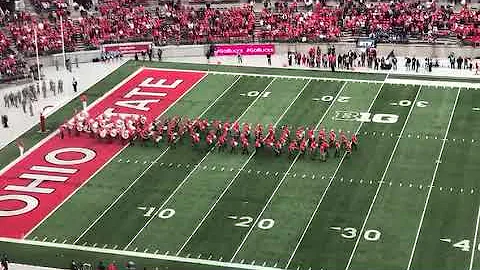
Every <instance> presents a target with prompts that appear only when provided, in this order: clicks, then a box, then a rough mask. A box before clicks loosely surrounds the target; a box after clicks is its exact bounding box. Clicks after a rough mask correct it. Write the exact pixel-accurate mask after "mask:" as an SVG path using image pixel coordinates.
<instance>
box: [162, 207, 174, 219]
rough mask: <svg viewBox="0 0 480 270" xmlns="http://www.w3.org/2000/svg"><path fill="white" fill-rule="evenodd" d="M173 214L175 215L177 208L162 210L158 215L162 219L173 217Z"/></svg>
mask: <svg viewBox="0 0 480 270" xmlns="http://www.w3.org/2000/svg"><path fill="white" fill-rule="evenodd" d="M173 215H175V210H173V209H171V208H166V209H163V210H162V211H160V213H158V217H159V218H162V219H167V218H171V217H173Z"/></svg>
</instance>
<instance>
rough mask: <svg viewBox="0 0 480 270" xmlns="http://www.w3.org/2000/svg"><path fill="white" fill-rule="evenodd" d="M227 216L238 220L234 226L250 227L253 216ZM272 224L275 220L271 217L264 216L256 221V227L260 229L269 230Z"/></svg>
mask: <svg viewBox="0 0 480 270" xmlns="http://www.w3.org/2000/svg"><path fill="white" fill-rule="evenodd" d="M228 218H229V219H234V220H239V222H237V223H235V224H234V225H235V226H236V227H245V228H250V226H251V225H252V222H253V217H250V216H243V217H237V216H228ZM273 225H275V220H273V219H271V218H264V219H261V220H260V221H258V224H257V227H258V228H259V229H262V230H269V229H271V228H273Z"/></svg>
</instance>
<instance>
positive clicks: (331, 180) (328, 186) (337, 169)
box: [285, 81, 385, 269]
mask: <svg viewBox="0 0 480 270" xmlns="http://www.w3.org/2000/svg"><path fill="white" fill-rule="evenodd" d="M384 85H385V81H384V83H383V84H382V85H381V86H380V87H379V88H378V91H377V94H376V95H375V97H374V98H373V100H372V102H371V103H370V106H369V107H368V110H367V111H368V112H370V110H371V109H372V107H373V104H375V101H376V100H377V98H378V95H379V94H380V92H381V91H382V89H383V86H384ZM363 123H364V122H361V123H360V125H359V126H358V128H357V130H356V131H355V134H357V133H358V132H359V131H360V129H361V128H362V125H363ZM345 157H346V154H344V155H343V156H342V159H341V160H340V162H339V163H338V166H337V168H336V169H335V172H334V173H333V175H332V177H331V178H330V181H329V182H328V185H327V187H326V188H325V190H324V191H323V193H322V197H320V200H319V201H318V204H317V206H316V207H315V210H314V211H313V213H312V215H311V216H310V219H309V220H308V223H307V225H306V226H305V229H304V230H303V233H302V235H301V236H300V239H299V240H298V242H297V245H296V246H295V249H294V250H293V252H292V254H291V255H290V258H289V259H288V262H287V265H286V266H285V269H287V268H288V267H289V266H290V264H291V263H292V260H293V258H294V257H295V254H296V253H297V250H298V248H299V247H300V244H301V243H302V241H303V238H305V235H306V234H307V231H308V229H309V228H310V225H311V224H312V222H313V219H314V218H315V216H316V215H317V212H318V209H319V208H320V205H321V204H322V202H323V199H324V198H325V196H326V195H327V191H328V189H329V188H330V186H331V185H332V183H333V181H334V179H335V176H336V175H337V173H338V171H339V170H340V167H341V166H342V164H343V161H344V160H345Z"/></svg>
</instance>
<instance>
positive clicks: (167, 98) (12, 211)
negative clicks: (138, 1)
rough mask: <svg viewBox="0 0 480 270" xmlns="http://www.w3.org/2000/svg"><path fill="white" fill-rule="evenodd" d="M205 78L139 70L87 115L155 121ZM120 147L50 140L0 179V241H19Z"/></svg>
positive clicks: (90, 140)
mask: <svg viewBox="0 0 480 270" xmlns="http://www.w3.org/2000/svg"><path fill="white" fill-rule="evenodd" d="M205 75H206V74H205V73H202V72H183V71H166V70H157V69H141V70H140V71H139V72H137V73H136V74H135V75H134V76H133V77H131V78H130V79H129V80H127V81H126V82H124V83H123V84H122V85H120V86H119V87H118V88H117V89H116V90H114V91H113V92H110V93H108V94H106V95H105V96H104V97H103V99H102V100H101V101H99V102H97V103H96V104H94V105H93V106H91V107H90V108H89V109H88V112H89V114H90V116H93V117H96V116H98V115H100V114H102V113H104V112H105V111H108V112H110V113H113V114H115V113H124V114H139V115H140V114H142V115H145V116H146V117H147V119H148V120H153V119H155V118H156V117H157V116H159V115H160V114H161V113H162V112H164V111H165V110H166V109H167V108H168V107H169V106H171V105H172V104H173V103H174V102H175V101H177V100H178V99H179V98H181V97H182V96H183V95H184V94H186V93H187V92H188V91H189V90H190V89H191V88H192V87H193V86H194V85H195V84H196V83H198V82H199V81H200V80H201V79H202V78H203V77H204V76H205ZM123 147H124V146H123V145H121V144H118V143H111V144H108V143H102V142H99V141H97V140H96V139H93V138H89V137H88V136H79V137H72V138H68V136H67V137H66V138H65V139H63V140H62V139H60V137H59V136H53V137H50V138H49V139H48V140H46V141H43V143H42V144H41V145H39V146H38V147H37V148H35V149H34V150H33V151H31V152H30V153H29V154H28V155H27V156H25V157H24V158H22V159H21V160H19V161H18V162H17V163H16V164H14V165H13V166H11V167H10V168H9V169H7V170H6V171H5V172H3V174H1V175H0V224H1V225H0V237H10V238H23V237H24V236H25V235H26V234H27V233H29V232H30V231H31V230H32V229H33V228H35V226H37V225H38V224H39V223H40V222H42V220H43V219H44V218H45V217H47V216H48V215H49V214H50V213H51V212H52V211H54V210H55V209H56V208H57V207H58V206H59V205H60V204H61V203H63V202H64V201H65V200H66V199H67V198H68V197H69V196H71V195H72V194H73V193H74V192H75V191H76V190H77V189H78V188H79V187H81V186H82V185H83V184H85V183H86V182H87V181H88V180H89V178H90V177H92V176H93V174H95V172H97V171H98V170H100V169H101V167H102V166H103V165H104V164H105V163H107V162H108V161H109V160H110V159H112V158H113V157H114V156H115V155H116V154H117V153H119V152H120V151H121V150H122V148H123Z"/></svg>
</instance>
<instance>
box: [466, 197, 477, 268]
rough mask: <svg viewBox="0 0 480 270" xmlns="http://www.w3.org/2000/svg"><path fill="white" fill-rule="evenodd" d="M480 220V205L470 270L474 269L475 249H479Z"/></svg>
mask: <svg viewBox="0 0 480 270" xmlns="http://www.w3.org/2000/svg"><path fill="white" fill-rule="evenodd" d="M479 222H480V207H478V212H477V224H476V225H475V236H474V237H473V246H472V256H471V257H470V267H469V268H468V269H469V270H472V269H473V260H474V259H475V250H477V248H478V247H477V239H478V225H479Z"/></svg>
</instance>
